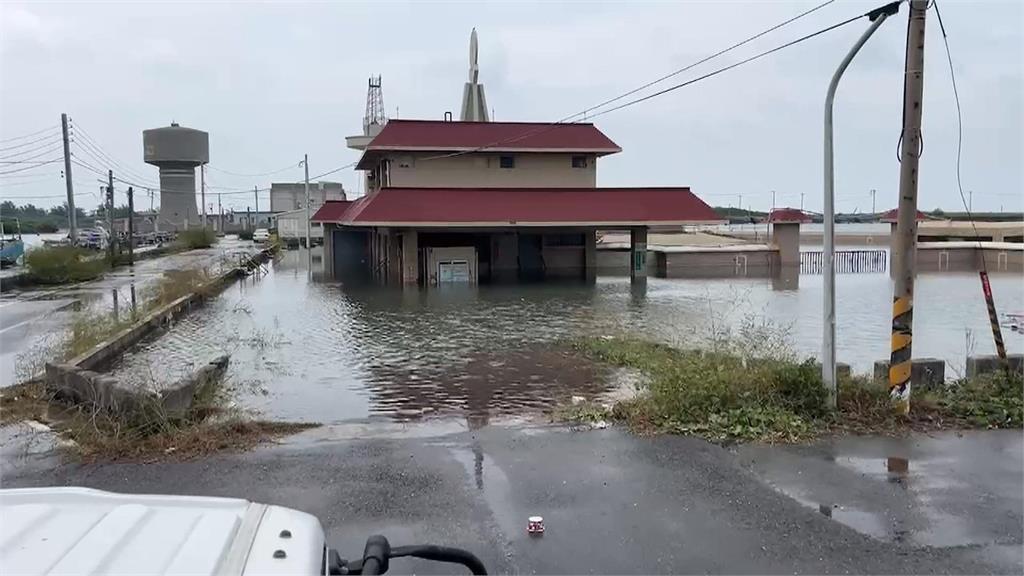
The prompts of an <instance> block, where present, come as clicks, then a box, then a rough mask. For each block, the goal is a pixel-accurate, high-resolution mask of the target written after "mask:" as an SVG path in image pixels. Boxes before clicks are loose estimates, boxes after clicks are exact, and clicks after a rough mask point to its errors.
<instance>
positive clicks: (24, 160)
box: [0, 142, 62, 164]
mask: <svg viewBox="0 0 1024 576" xmlns="http://www.w3.org/2000/svg"><path fill="white" fill-rule="evenodd" d="M61 148H62V145H61V143H60V142H58V143H57V144H55V145H53V146H50V147H49V148H47V149H46V150H43V151H42V152H40V153H38V154H35V155H34V156H29V157H28V158H19V159H17V160H0V164H40V163H41V162H31V161H32V160H35V159H36V158H39V157H41V156H46V155H48V154H52V153H54V152H56V151H58V150H60V149H61Z"/></svg>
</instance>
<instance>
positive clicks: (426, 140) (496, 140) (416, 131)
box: [356, 120, 622, 170]
mask: <svg viewBox="0 0 1024 576" xmlns="http://www.w3.org/2000/svg"><path fill="white" fill-rule="evenodd" d="M402 150H405V151H426V152H431V151H433V152H469V151H476V150H480V151H484V150H487V151H493V152H566V153H573V152H578V153H588V154H596V155H598V156H603V155H606V154H615V153H616V152H621V151H622V148H620V147H619V145H618V144H616V143H615V142H612V140H611V139H610V138H608V137H607V136H605V135H604V133H603V132H601V131H600V130H598V129H597V128H596V127H595V126H594V125H593V124H588V123H575V122H573V123H561V124H560V123H550V122H448V121H444V120H390V121H389V122H388V123H387V124H386V125H385V126H384V129H383V130H381V132H380V134H378V135H377V136H376V137H375V138H374V139H373V140H371V141H370V143H369V144H368V145H367V146H366V150H365V152H363V157H362V158H361V159H360V160H359V165H358V166H356V168H357V169H359V170H365V169H367V168H369V167H371V166H372V162H373V160H374V159H375V158H376V157H377V156H378V155H379V153H380V152H382V151H402Z"/></svg>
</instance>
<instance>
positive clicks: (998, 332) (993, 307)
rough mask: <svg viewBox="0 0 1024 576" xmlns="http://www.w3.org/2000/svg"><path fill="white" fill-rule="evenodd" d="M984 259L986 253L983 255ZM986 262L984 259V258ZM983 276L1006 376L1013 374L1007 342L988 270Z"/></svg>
mask: <svg viewBox="0 0 1024 576" xmlns="http://www.w3.org/2000/svg"><path fill="white" fill-rule="evenodd" d="M982 258H983V259H984V255H982ZM982 262H984V260H982ZM978 275H979V276H981V289H982V291H983V292H984V293H985V305H986V306H988V322H989V324H991V325H992V339H993V340H995V341H996V354H998V355H999V363H1000V364H1001V365H1002V366H1003V371H1004V372H1006V377H1007V378H1009V377H1010V376H1012V371H1011V370H1010V360H1009V358H1007V357H1006V344H1004V343H1003V329H1002V328H1000V327H999V315H998V314H997V313H996V301H995V299H994V298H992V285H991V284H989V281H988V271H987V270H982V271H981V272H978Z"/></svg>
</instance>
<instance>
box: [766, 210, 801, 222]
mask: <svg viewBox="0 0 1024 576" xmlns="http://www.w3.org/2000/svg"><path fill="white" fill-rule="evenodd" d="M768 222H769V223H771V224H775V223H785V222H799V223H800V224H806V223H808V222H811V217H810V215H809V214H807V213H806V212H804V211H803V210H800V209H799V208H775V209H774V210H772V211H771V213H769V214H768Z"/></svg>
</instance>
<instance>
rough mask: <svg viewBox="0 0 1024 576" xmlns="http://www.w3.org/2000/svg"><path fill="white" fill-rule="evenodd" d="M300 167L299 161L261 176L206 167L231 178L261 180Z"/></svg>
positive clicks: (262, 173)
mask: <svg viewBox="0 0 1024 576" xmlns="http://www.w3.org/2000/svg"><path fill="white" fill-rule="evenodd" d="M299 166H302V162H301V161H299V162H297V163H295V164H289V165H288V166H285V167H284V168H279V169H277V170H271V171H270V172H261V173H259V174H242V173H240V172H231V171H229V170H224V169H221V168H217V167H216V166H210V165H209V164H207V165H206V167H207V168H208V169H210V170H213V171H214V172H220V173H222V174H227V175H229V176H238V177H241V178H259V177H261V176H271V175H273V174H279V173H281V172H284V171H286V170H292V169H293V168H298V167H299Z"/></svg>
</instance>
